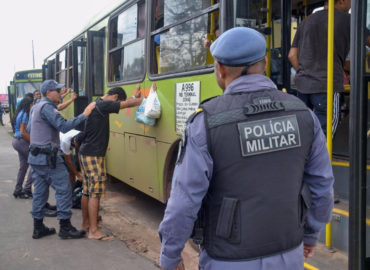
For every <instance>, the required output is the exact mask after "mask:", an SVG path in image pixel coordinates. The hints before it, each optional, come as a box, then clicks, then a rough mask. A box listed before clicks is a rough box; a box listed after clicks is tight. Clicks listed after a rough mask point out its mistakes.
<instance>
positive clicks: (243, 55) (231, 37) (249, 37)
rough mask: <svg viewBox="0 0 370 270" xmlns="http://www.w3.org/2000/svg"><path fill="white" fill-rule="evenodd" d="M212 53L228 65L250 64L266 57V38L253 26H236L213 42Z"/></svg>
mask: <svg viewBox="0 0 370 270" xmlns="http://www.w3.org/2000/svg"><path fill="white" fill-rule="evenodd" d="M211 54H212V56H213V57H214V58H215V59H216V60H217V62H219V63H221V64H224V65H227V66H246V65H250V64H253V63H256V62H258V61H259V60H262V59H263V58H264V57H265V55H266V39H265V37H264V36H263V35H262V34H261V33H259V32H257V31H256V30H254V29H252V28H248V27H235V28H232V29H230V30H228V31H226V32H224V33H223V34H222V35H221V36H220V37H219V38H218V39H216V41H215V42H213V44H212V45H211Z"/></svg>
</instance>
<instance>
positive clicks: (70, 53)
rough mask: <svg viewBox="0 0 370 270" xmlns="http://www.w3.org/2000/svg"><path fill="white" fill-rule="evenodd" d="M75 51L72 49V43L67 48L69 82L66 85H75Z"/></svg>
mask: <svg viewBox="0 0 370 270" xmlns="http://www.w3.org/2000/svg"><path fill="white" fill-rule="evenodd" d="M72 54H73V51H72V45H70V46H69V47H68V49H67V55H68V61H67V67H68V68H67V70H68V83H66V87H67V88H69V87H72V88H73V86H74V81H73V79H74V78H73V60H72V59H73V55H72Z"/></svg>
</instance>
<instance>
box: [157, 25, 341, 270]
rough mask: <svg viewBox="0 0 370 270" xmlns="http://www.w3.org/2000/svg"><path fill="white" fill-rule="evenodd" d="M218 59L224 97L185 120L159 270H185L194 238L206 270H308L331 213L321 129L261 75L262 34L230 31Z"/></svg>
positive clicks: (218, 47)
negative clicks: (185, 250)
mask: <svg viewBox="0 0 370 270" xmlns="http://www.w3.org/2000/svg"><path fill="white" fill-rule="evenodd" d="M236 40H238V42H235V41H236ZM211 54H212V56H213V57H214V59H215V77H216V80H217V83H218V85H219V86H220V87H221V88H222V89H223V91H224V94H223V95H222V96H217V97H214V98H212V99H209V100H206V101H204V102H203V103H202V104H201V106H200V108H199V109H198V110H197V111H196V112H195V113H194V114H193V115H192V116H190V117H189V119H188V121H187V125H186V129H185V132H184V134H183V138H182V140H181V143H180V148H179V153H178V156H177V161H176V167H175V170H174V174H173V178H172V188H171V194H170V198H169V200H168V202H167V207H166V211H165V215H164V218H163V221H162V222H161V224H160V226H159V236H160V240H161V242H162V248H161V253H160V265H161V267H162V268H163V269H165V270H172V269H184V265H183V262H182V258H181V252H182V249H183V248H184V245H185V243H186V241H187V240H188V238H189V237H190V236H191V235H192V238H193V240H194V242H195V243H196V244H198V245H199V246H200V248H201V253H200V258H199V269H203V270H225V269H233V270H245V269H253V270H262V269H284V270H303V265H304V258H309V257H312V256H313V253H314V247H315V245H316V243H317V241H318V237H319V232H320V231H321V229H322V228H323V227H324V226H325V224H326V223H327V222H329V221H330V218H331V210H332V208H333V183H334V177H333V172H332V167H331V164H330V159H329V155H328V151H327V148H326V140H325V136H324V134H323V132H322V129H321V127H320V122H319V120H318V119H317V117H316V116H315V114H314V113H313V112H312V111H311V110H310V109H309V108H307V106H306V105H305V104H304V103H303V102H302V101H301V100H299V99H298V98H297V97H295V96H292V95H289V94H285V93H283V92H282V91H279V90H278V89H277V87H276V85H275V84H274V83H273V82H272V81H271V79H269V78H268V77H266V76H265V75H264V72H265V67H266V58H265V54H266V40H265V38H264V36H263V35H262V34H260V33H259V32H257V31H256V30H254V29H251V28H245V27H236V28H232V29H230V30H228V31H226V32H225V33H223V34H222V35H221V36H220V37H219V38H218V39H217V40H216V41H215V42H214V43H213V44H212V45H211ZM185 264H186V261H185Z"/></svg>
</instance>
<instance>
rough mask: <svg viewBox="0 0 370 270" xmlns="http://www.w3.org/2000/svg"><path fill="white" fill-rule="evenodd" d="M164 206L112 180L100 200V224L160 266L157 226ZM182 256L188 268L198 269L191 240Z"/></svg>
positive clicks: (196, 255)
mask: <svg viewBox="0 0 370 270" xmlns="http://www.w3.org/2000/svg"><path fill="white" fill-rule="evenodd" d="M164 210H165V205H164V204H162V203H160V202H158V201H156V200H154V199H152V198H150V197H148V196H146V195H145V194H142V193H140V192H138V191H136V190H134V189H132V188H131V187H129V186H128V185H126V184H124V183H121V182H119V181H116V180H113V181H110V183H109V185H108V188H107V192H106V196H105V198H104V199H103V200H102V202H101V211H100V215H101V216H102V222H101V225H102V226H103V227H105V228H107V229H108V230H110V231H111V232H112V233H113V235H114V236H115V237H116V238H119V239H120V240H122V241H124V242H125V243H126V245H127V246H128V247H129V248H130V249H131V250H132V251H134V252H135V253H138V254H141V255H142V256H145V257H147V258H148V259H150V260H151V261H153V262H154V263H155V264H156V265H157V266H158V267H159V254H160V250H161V243H160V241H159V236H158V232H157V230H158V226H159V224H160V222H161V220H162V217H163V213H164ZM182 257H183V259H184V264H185V267H186V269H187V270H188V269H189V270H197V269H198V252H197V251H196V249H195V248H194V247H193V245H192V244H191V243H190V241H188V242H187V244H186V245H185V249H184V251H183V253H182Z"/></svg>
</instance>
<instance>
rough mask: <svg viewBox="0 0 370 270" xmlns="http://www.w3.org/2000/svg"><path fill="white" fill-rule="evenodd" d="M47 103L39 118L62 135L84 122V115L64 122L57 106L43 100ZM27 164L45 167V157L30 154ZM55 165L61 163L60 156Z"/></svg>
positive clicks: (28, 128) (29, 124) (29, 123)
mask: <svg viewBox="0 0 370 270" xmlns="http://www.w3.org/2000/svg"><path fill="white" fill-rule="evenodd" d="M44 99H46V100H47V101H49V103H46V104H45V105H44V106H43V107H42V109H41V111H40V114H41V118H42V119H43V120H44V121H46V122H47V123H49V124H50V125H51V126H52V127H53V128H55V129H56V130H58V131H61V132H63V133H66V132H68V131H70V130H71V129H72V128H74V127H76V126H77V125H79V124H80V123H81V122H83V121H85V119H86V116H85V115H84V114H80V115H78V116H77V117H74V118H72V119H70V120H68V121H67V120H66V119H64V118H63V116H61V115H60V113H59V111H58V108H57V106H56V105H55V104H54V103H53V102H52V101H51V100H50V99H48V98H46V97H45V98H44ZM32 113H33V110H32V109H31V113H30V120H29V122H28V126H27V130H29V131H30V130H31V129H32V125H31V118H32ZM44 147H45V146H44ZM28 163H29V164H32V165H47V161H46V156H45V155H37V156H34V155H32V154H31V153H30V154H29V155H28ZM57 163H63V159H62V158H61V157H60V156H57Z"/></svg>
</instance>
